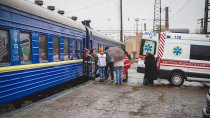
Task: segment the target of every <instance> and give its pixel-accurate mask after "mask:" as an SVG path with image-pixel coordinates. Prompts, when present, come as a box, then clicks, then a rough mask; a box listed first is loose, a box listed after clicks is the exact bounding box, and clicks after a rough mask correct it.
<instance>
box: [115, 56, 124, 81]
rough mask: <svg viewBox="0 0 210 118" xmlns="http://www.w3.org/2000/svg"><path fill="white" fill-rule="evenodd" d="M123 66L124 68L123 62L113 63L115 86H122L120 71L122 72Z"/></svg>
mask: <svg viewBox="0 0 210 118" xmlns="http://www.w3.org/2000/svg"><path fill="white" fill-rule="evenodd" d="M123 66H124V60H123V59H122V60H120V61H115V62H114V68H115V73H116V82H115V83H116V84H122V83H123V80H122V71H123Z"/></svg>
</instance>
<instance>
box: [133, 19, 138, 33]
mask: <svg viewBox="0 0 210 118" xmlns="http://www.w3.org/2000/svg"><path fill="white" fill-rule="evenodd" d="M134 20H135V21H136V33H138V31H139V30H138V29H139V28H138V26H139V23H138V22H139V19H138V18H135V19H134Z"/></svg>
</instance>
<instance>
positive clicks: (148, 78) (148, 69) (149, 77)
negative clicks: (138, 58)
mask: <svg viewBox="0 0 210 118" xmlns="http://www.w3.org/2000/svg"><path fill="white" fill-rule="evenodd" d="M144 64H145V75H144V82H143V84H144V85H153V84H154V80H155V79H157V76H158V74H157V67H156V61H155V57H154V56H153V55H152V54H151V53H147V56H146V58H145V62H144Z"/></svg>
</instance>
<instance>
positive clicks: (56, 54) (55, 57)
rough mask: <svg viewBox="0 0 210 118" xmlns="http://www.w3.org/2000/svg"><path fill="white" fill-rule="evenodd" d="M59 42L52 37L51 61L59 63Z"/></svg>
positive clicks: (56, 38)
mask: <svg viewBox="0 0 210 118" xmlns="http://www.w3.org/2000/svg"><path fill="white" fill-rule="evenodd" d="M59 57H60V41H59V38H58V37H53V61H59V59H60V58H59Z"/></svg>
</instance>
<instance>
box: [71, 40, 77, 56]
mask: <svg viewBox="0 0 210 118" xmlns="http://www.w3.org/2000/svg"><path fill="white" fill-rule="evenodd" d="M72 58H73V59H77V40H73V56H72Z"/></svg>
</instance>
